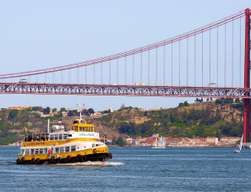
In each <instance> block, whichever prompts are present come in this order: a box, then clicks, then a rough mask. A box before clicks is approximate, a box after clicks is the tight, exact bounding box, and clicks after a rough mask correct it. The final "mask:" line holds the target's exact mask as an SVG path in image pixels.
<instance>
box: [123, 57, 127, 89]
mask: <svg viewBox="0 0 251 192" xmlns="http://www.w3.org/2000/svg"><path fill="white" fill-rule="evenodd" d="M124 64H125V84H126V83H127V56H125V61H124Z"/></svg>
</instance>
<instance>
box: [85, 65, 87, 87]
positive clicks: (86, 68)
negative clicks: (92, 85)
mask: <svg viewBox="0 0 251 192" xmlns="http://www.w3.org/2000/svg"><path fill="white" fill-rule="evenodd" d="M85 84H87V66H86V67H85Z"/></svg>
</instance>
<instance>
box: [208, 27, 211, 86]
mask: <svg viewBox="0 0 251 192" xmlns="http://www.w3.org/2000/svg"><path fill="white" fill-rule="evenodd" d="M208 41H209V45H208V46H209V47H208V51H209V53H208V59H209V60H208V62H209V83H212V82H211V70H212V66H211V30H209V40H208Z"/></svg>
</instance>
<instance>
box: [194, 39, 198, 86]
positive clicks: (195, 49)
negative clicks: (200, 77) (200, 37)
mask: <svg viewBox="0 0 251 192" xmlns="http://www.w3.org/2000/svg"><path fill="white" fill-rule="evenodd" d="M196 51H197V48H196V35H194V55H193V56H194V86H196V67H197V66H196V61H197V59H196V57H197V55H196Z"/></svg>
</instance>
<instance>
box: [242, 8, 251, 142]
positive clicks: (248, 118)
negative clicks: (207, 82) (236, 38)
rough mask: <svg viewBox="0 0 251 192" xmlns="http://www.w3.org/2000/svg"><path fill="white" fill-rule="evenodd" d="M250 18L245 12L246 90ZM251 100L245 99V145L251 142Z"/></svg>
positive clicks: (248, 10) (248, 68)
mask: <svg viewBox="0 0 251 192" xmlns="http://www.w3.org/2000/svg"><path fill="white" fill-rule="evenodd" d="M250 16H251V10H250V9H246V10H245V58H244V88H245V89H249V88H250ZM250 104H251V99H243V143H247V142H251V106H250Z"/></svg>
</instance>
